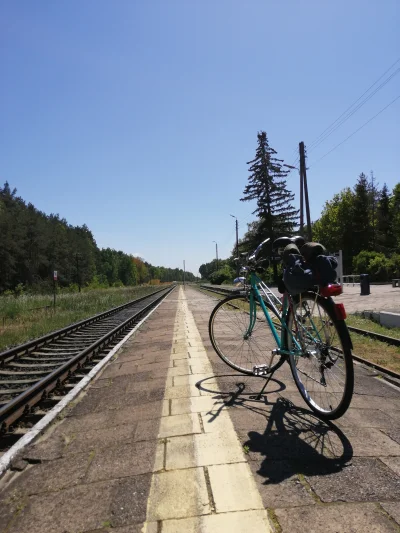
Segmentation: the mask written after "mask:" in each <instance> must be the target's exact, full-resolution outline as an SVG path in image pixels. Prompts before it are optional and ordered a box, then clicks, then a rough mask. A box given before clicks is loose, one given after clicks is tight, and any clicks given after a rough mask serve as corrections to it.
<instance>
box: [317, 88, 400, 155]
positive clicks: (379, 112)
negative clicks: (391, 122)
mask: <svg viewBox="0 0 400 533" xmlns="http://www.w3.org/2000/svg"><path fill="white" fill-rule="evenodd" d="M399 98H400V94H399V95H398V96H397V97H396V98H395V99H394V100H392V101H391V102H390V103H389V104H387V105H386V106H385V107H384V108H383V109H381V110H380V111H378V113H376V115H374V116H373V117H371V118H370V119H369V120H367V122H364V124H363V125H362V126H360V127H359V128H357V129H356V130H355V131H353V133H351V134H350V135H349V136H348V137H346V138H345V139H344V140H343V141H342V142H340V143H339V144H337V145H336V146H334V147H333V148H332V149H331V150H329V152H327V153H326V154H325V155H323V156H322V157H320V158H319V159H318V160H317V161H315V163H313V165H315V164H316V163H319V161H321V159H324V157H326V156H327V155H329V154H330V153H332V152H333V151H334V150H336V148H339V146H341V145H342V144H343V143H345V142H346V141H348V140H349V139H350V137H353V135H355V134H356V133H357V132H359V131H360V130H362V129H363V128H364V126H366V125H367V124H369V123H370V122H372V121H373V120H374V118H376V117H377V116H378V115H380V114H381V113H383V112H384V111H385V110H386V109H387V108H388V107H390V106H391V105H392V104H394V103H395V102H396V100H398V99H399Z"/></svg>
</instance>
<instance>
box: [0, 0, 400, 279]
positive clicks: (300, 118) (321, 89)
mask: <svg viewBox="0 0 400 533" xmlns="http://www.w3.org/2000/svg"><path fill="white" fill-rule="evenodd" d="M399 27H400V3H399V1H398V0H384V2H382V1H379V2H378V1H376V0H372V1H369V2H366V1H365V0H353V1H351V2H349V1H348V0H346V1H344V0H337V1H336V2H321V1H320V0H308V1H307V2H298V1H294V0H288V1H285V2H273V1H272V0H249V1H248V2H243V1H239V0H217V1H216V0H201V1H200V0H198V1H197V2H195V1H194V0H193V1H192V0H153V1H151V2H146V1H139V0H129V1H128V0H118V1H111V0H109V1H103V0H85V1H81V0H79V1H77V0H68V1H65V0H64V1H60V2H52V1H49V0H38V1H36V2H32V1H31V0H25V1H24V0H19V1H18V2H15V1H14V0H3V1H2V2H1V6H0V67H1V83H0V116H1V131H0V180H1V182H5V181H6V180H8V181H9V183H10V185H11V186H12V187H16V188H17V189H18V193H19V194H20V195H21V196H22V197H23V198H24V199H25V200H26V201H30V202H32V203H33V204H34V205H35V206H36V207H38V208H39V209H41V210H42V211H45V212H46V213H59V214H60V216H62V217H64V218H66V219H67V220H68V222H69V223H71V224H74V225H77V224H79V225H80V224H84V223H85V224H87V225H88V226H89V228H90V229H91V230H92V232H93V234H94V236H95V239H96V241H97V243H98V245H99V246H100V247H107V246H109V247H112V248H115V249H121V250H123V251H125V252H127V253H133V254H139V255H140V256H142V257H144V258H145V259H146V260H147V261H149V262H151V263H152V264H154V265H164V266H169V267H177V266H178V267H181V265H182V260H183V259H186V265H187V269H188V270H191V271H192V272H194V273H196V272H197V269H198V267H199V265H200V264H201V263H203V262H207V261H210V260H211V259H212V258H213V257H214V253H215V245H214V243H213V242H212V241H213V240H215V241H217V242H218V245H219V252H220V256H222V257H226V256H227V255H228V254H229V252H230V250H231V248H232V246H233V244H234V235H235V228H234V220H233V218H231V217H230V216H229V215H230V214H231V213H232V214H234V215H236V216H237V217H238V218H239V221H240V235H243V233H244V231H245V230H246V222H248V221H251V220H252V216H251V211H252V206H251V204H248V203H243V202H240V201H239V198H240V197H241V195H242V192H243V189H244V187H245V185H246V182H247V175H248V174H247V166H246V161H249V160H250V159H252V158H253V155H254V151H255V147H256V135H257V132H258V131H259V130H265V131H266V132H267V134H268V136H269V140H270V144H271V145H272V146H273V147H274V148H275V149H276V150H277V151H278V154H279V156H281V157H282V158H283V159H285V161H286V162H287V163H289V164H290V163H292V162H293V160H294V159H295V157H294V154H295V150H296V149H297V147H298V142H299V141H304V142H305V143H306V146H307V144H309V145H311V142H312V141H313V140H314V139H315V138H316V137H318V135H319V134H320V133H321V132H322V131H323V130H324V129H325V128H326V127H327V126H329V124H330V123H331V122H333V121H334V120H335V119H336V118H337V117H338V116H339V115H340V114H341V113H342V112H343V111H344V110H345V109H346V108H347V107H348V106H349V105H350V104H351V103H352V102H353V101H354V100H356V99H357V98H358V97H359V96H360V95H361V94H362V93H363V92H364V91H365V90H366V89H367V88H368V87H369V86H370V85H371V84H372V83H373V82H374V81H375V80H376V79H377V78H378V77H379V76H380V75H381V74H383V72H384V71H385V70H386V69H387V68H388V67H389V66H390V65H391V64H392V63H394V61H396V59H397V58H398V57H399V56H400V32H399ZM397 66H399V64H398V65H397ZM399 94H400V75H397V76H395V77H394V78H393V80H391V81H390V82H389V83H388V84H387V85H386V86H385V87H384V88H383V89H382V90H380V91H379V92H378V93H377V94H376V95H375V96H374V97H373V98H371V100H370V101H369V102H368V103H366V104H365V105H364V106H363V107H362V108H361V109H360V110H359V111H358V112H357V113H355V114H354V115H353V116H352V117H351V118H350V119H349V120H348V121H347V122H346V123H345V124H343V126H342V127H340V128H339V129H338V130H337V131H336V132H335V133H334V134H333V135H331V136H330V137H329V138H328V139H327V140H326V141H325V142H324V143H322V144H321V145H320V146H319V147H318V148H316V149H315V151H313V152H311V151H310V153H309V160H308V163H309V166H310V170H309V173H308V179H309V187H310V201H311V212H312V218H313V219H316V218H318V216H319V214H320V212H321V208H322V206H323V204H324V202H325V201H326V200H328V199H330V198H331V197H332V196H333V194H334V193H335V192H338V191H339V190H341V189H342V188H343V187H345V186H348V185H350V186H352V185H353V184H354V183H355V181H356V178H357V176H358V174H359V173H360V172H362V171H364V172H366V173H369V172H370V170H374V173H375V175H376V177H377V180H378V182H379V183H380V184H381V185H383V183H384V182H386V183H387V184H388V186H389V187H393V185H394V184H395V183H397V182H398V181H400V172H399V168H400V150H399V145H400V120H399V119H400V100H398V101H397V102H396V103H395V104H393V105H392V106H391V107H390V108H388V109H387V110H386V111H385V112H383V113H382V114H381V115H379V117H377V118H376V119H375V120H374V121H372V122H371V123H370V124H368V125H367V126H366V127H365V128H363V129H362V130H361V131H360V132H359V133H357V134H356V135H355V136H354V137H352V138H351V139H349V140H348V141H347V142H346V143H344V144H343V146H341V147H339V148H338V149H337V150H335V151H334V152H332V154H330V155H328V156H327V157H325V158H324V159H323V160H321V161H320V162H319V163H317V164H315V165H313V162H314V161H315V160H317V159H318V158H320V157H321V156H322V155H324V154H325V153H326V152H327V151H329V150H330V149H331V148H332V147H334V146H335V145H336V144H338V143H339V142H340V141H342V140H343V139H345V138H346V137H347V136H348V135H349V134H350V133H352V132H353V131H354V130H355V129H357V128H358V127H359V126H361V125H362V124H363V123H364V122H366V121H367V120H368V119H369V118H371V117H372V116H373V115H374V114H375V113H377V112H378V111H379V110H380V109H381V108H383V107H384V106H385V105H386V104H388V103H389V102H391V101H392V100H393V99H394V98H395V97H396V96H398V95H399ZM288 185H289V187H290V188H292V189H293V191H294V192H295V193H296V195H297V196H298V175H297V173H295V172H293V173H292V174H291V176H290V179H289V180H288Z"/></svg>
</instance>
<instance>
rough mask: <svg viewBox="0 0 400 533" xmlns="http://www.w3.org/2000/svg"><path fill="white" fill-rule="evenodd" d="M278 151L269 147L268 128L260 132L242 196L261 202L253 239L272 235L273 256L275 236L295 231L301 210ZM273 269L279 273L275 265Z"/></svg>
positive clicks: (242, 199) (244, 198) (268, 246)
mask: <svg viewBox="0 0 400 533" xmlns="http://www.w3.org/2000/svg"><path fill="white" fill-rule="evenodd" d="M276 154H277V152H276V151H275V150H274V149H273V148H271V147H270V146H269V143H268V138H267V134H266V133H265V131H261V132H260V133H258V135H257V149H256V156H255V158H254V159H253V160H252V161H250V162H248V163H247V164H248V165H249V172H250V175H249V177H248V184H247V186H246V187H245V189H244V191H243V198H241V201H242V202H248V201H252V200H256V202H257V207H256V209H255V211H254V213H255V214H257V216H258V219H259V220H258V222H257V223H256V224H254V226H253V228H252V230H253V231H254V232H255V234H254V235H252V236H251V240H256V241H258V243H260V242H261V241H263V240H264V239H266V238H267V237H269V238H270V239H271V240H270V242H269V243H268V245H267V247H266V248H267V251H268V252H269V254H268V255H269V256H272V243H273V241H274V240H275V238H276V237H279V236H281V235H290V234H291V233H292V232H293V230H294V228H295V225H296V223H297V220H298V213H299V211H298V210H296V209H295V208H294V207H293V205H292V202H293V199H294V194H293V193H291V192H290V191H289V190H288V189H287V186H286V176H287V175H288V173H289V170H287V169H285V168H284V166H283V164H282V163H283V161H282V160H281V159H278V158H277V157H276ZM253 245H254V243H253ZM268 252H267V253H268ZM273 269H274V273H275V275H277V271H276V265H275V264H274V265H273Z"/></svg>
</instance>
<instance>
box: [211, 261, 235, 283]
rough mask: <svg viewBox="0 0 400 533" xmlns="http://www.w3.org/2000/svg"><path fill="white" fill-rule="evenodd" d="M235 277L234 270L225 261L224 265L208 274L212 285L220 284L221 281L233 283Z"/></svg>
mask: <svg viewBox="0 0 400 533" xmlns="http://www.w3.org/2000/svg"><path fill="white" fill-rule="evenodd" d="M234 277H235V271H234V270H233V269H232V268H231V267H230V266H229V265H228V264H226V263H225V265H224V266H223V267H222V268H220V269H219V270H216V271H215V272H213V273H212V274H211V275H210V276H209V278H208V279H209V281H210V282H211V283H212V284H213V285H222V284H223V283H233V279H234Z"/></svg>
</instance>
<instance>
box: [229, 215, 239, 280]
mask: <svg viewBox="0 0 400 533" xmlns="http://www.w3.org/2000/svg"><path fill="white" fill-rule="evenodd" d="M230 216H231V217H232V218H234V219H235V220H236V224H235V225H236V257H237V258H238V259H239V223H238V219H237V217H236V216H235V215H230ZM236 274H237V275H239V264H238V263H237V265H236Z"/></svg>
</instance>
